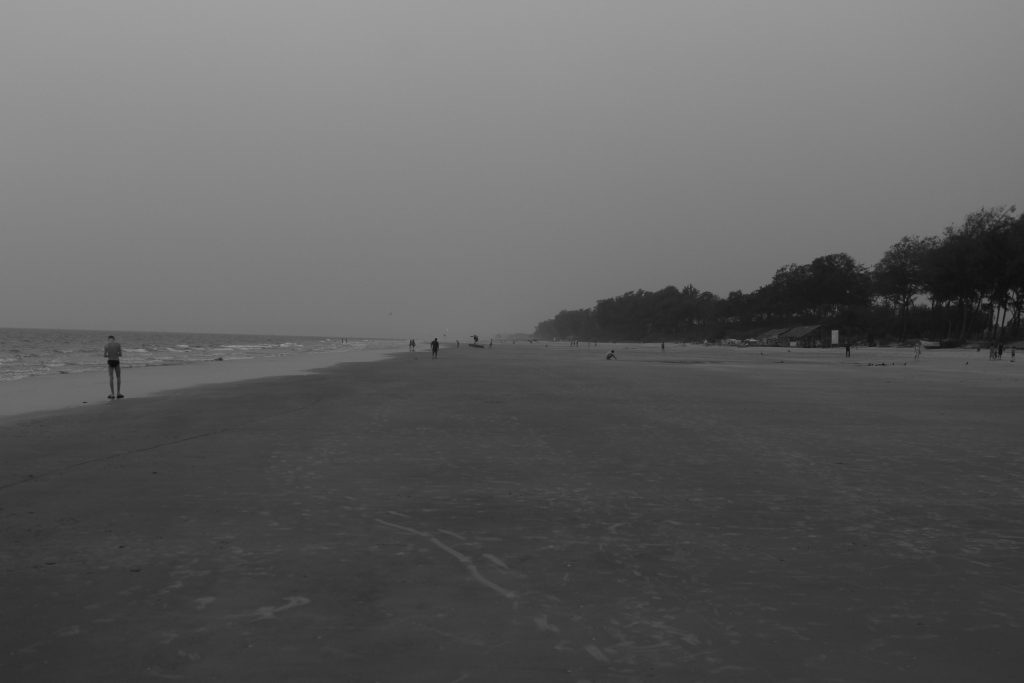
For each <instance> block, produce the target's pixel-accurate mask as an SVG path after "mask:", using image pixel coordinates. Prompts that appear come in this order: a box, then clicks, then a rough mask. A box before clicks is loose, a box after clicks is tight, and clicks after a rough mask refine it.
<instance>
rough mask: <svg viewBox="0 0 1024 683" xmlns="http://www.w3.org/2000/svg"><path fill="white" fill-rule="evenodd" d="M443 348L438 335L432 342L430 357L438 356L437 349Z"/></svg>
mask: <svg viewBox="0 0 1024 683" xmlns="http://www.w3.org/2000/svg"><path fill="white" fill-rule="evenodd" d="M439 348H441V344H440V343H439V342H438V341H437V337H434V341H432V342H430V357H431V358H437V350H438V349H439Z"/></svg>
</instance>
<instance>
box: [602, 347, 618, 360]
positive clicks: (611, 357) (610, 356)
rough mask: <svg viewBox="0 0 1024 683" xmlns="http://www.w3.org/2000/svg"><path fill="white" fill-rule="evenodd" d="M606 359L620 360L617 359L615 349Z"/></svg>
mask: <svg viewBox="0 0 1024 683" xmlns="http://www.w3.org/2000/svg"><path fill="white" fill-rule="evenodd" d="M604 359H605V360H618V359H617V358H615V349H612V350H611V351H609V352H608V355H606V356H605V357H604Z"/></svg>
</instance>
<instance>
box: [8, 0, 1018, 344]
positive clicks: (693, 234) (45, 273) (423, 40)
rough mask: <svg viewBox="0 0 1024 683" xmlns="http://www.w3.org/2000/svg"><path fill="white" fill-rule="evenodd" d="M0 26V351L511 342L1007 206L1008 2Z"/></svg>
mask: <svg viewBox="0 0 1024 683" xmlns="http://www.w3.org/2000/svg"><path fill="white" fill-rule="evenodd" d="M0 1H2V9H3V13H2V14H3V19H2V21H0V97H2V100H0V101H2V108H0V326H6V327H58V328H62V327H69V328H70V327H84V328H90V329H119V330H123V329H129V330H175V331H226V332H276V333H288V334H307V333H308V334H323V335H348V336H356V335H368V336H391V337H398V338H405V337H411V336H414V335H415V336H417V337H425V336H434V335H440V334H444V333H445V332H446V331H447V333H448V335H449V338H450V339H451V338H454V337H456V336H461V337H465V335H468V334H471V333H474V332H475V333H479V334H481V335H484V336H488V335H491V334H494V333H500V332H517V331H524V332H529V331H532V330H533V327H534V325H535V324H536V323H538V322H540V321H541V320H544V319H547V318H550V317H552V316H553V315H555V314H556V313H558V312H559V311H560V310H562V309H575V308H585V307H590V306H592V305H593V304H594V303H595V302H596V301H597V300H598V299H602V298H607V297H612V296H616V295H618V294H622V293H624V292H627V291H630V290H635V289H646V290H657V289H661V288H662V287H665V286H667V285H675V286H677V287H683V286H685V285H687V284H690V283H692V284H693V285H694V286H696V287H697V288H698V289H701V290H710V291H712V292H714V293H716V294H718V295H720V296H726V295H727V294H728V293H729V291H731V290H736V289H742V290H743V291H744V292H747V291H751V290H753V289H756V288H757V287H759V286H761V285H763V284H766V283H767V282H769V281H770V280H771V277H772V275H773V274H774V272H775V271H776V270H777V269H778V268H780V267H782V266H784V265H787V264H789V263H807V262H810V261H811V260H812V259H813V258H815V257H817V256H821V255H824V254H829V253H835V252H847V253H849V254H850V255H851V256H853V257H854V258H855V259H857V260H858V261H860V262H861V263H863V264H864V265H867V266H870V265H873V264H874V263H875V262H876V261H877V260H878V259H879V258H880V257H881V256H882V254H883V253H884V252H885V250H886V249H887V248H888V247H889V246H890V245H892V244H893V243H894V242H896V241H897V240H898V239H899V238H900V237H902V236H904V235H908V234H922V235H923V234H938V233H939V232H941V230H942V229H943V228H944V227H945V226H947V225H949V224H951V223H959V222H960V221H962V219H963V217H964V215H966V214H967V213H969V212H971V211H974V210H976V209H978V208H980V207H982V206H992V205H1002V204H1021V203H1024V41H1022V40H1021V38H1020V35H1021V33H1020V32H1021V28H1022V27H1024V2H1021V1H1020V0H980V1H979V2H964V1H963V0H867V1H865V0H858V1H856V2H854V1H853V0H851V1H849V2H830V1H827V0H806V1H803V2H796V1H793V0H772V1H771V2H767V1H764V2H762V1H760V0H746V1H743V2H728V1H724V0H706V1H703V2H687V1H684V0H664V1H655V0H631V1H627V0H620V1H617V2H600V1H599V0H580V1H573V2H570V1H567V0H547V1H543V2H540V1H528V0H500V1H499V0H465V1H463V2H444V1H441V0H436V1H431V0H419V1H408V2H389V1H387V0H366V1H365V2H345V1H343V0H323V1H319V2H311V1H303V0H287V1H285V0H280V1H278V2H265V1H263V0H198V1H191V0H166V1H162V2H156V1H149V0H123V1H114V0H90V1H88V2H85V1H75V2H71V1H61V2H57V1H49V0H28V1H25V2H21V1H12V0H0Z"/></svg>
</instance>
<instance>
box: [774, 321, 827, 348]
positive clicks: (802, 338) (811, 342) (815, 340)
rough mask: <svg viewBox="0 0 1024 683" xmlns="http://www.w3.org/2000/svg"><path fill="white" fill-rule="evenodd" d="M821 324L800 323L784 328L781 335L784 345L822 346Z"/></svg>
mask: <svg viewBox="0 0 1024 683" xmlns="http://www.w3.org/2000/svg"><path fill="white" fill-rule="evenodd" d="M821 335H822V329H821V325H802V326H800V327H793V328H790V329H788V330H786V332H785V333H783V335H782V337H781V341H782V342H783V345H784V346H803V347H805V348H811V347H815V346H822V345H823V344H822V336H821Z"/></svg>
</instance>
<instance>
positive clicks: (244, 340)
mask: <svg viewBox="0 0 1024 683" xmlns="http://www.w3.org/2000/svg"><path fill="white" fill-rule="evenodd" d="M108 334H113V335H114V336H115V337H116V338H117V341H119V342H120V343H121V349H122V352H123V354H124V355H123V356H122V358H121V365H122V366H123V367H127V368H132V367H147V366H158V365H186V364H191V363H211V362H220V361H223V362H230V361H237V360H251V359H258V358H281V357H284V356H295V355H300V354H309V353H328V352H330V353H338V352H344V351H359V350H364V349H371V350H392V349H396V350H397V349H399V348H401V346H402V344H403V342H401V341H399V340H395V339H365V338H363V339H359V338H354V337H305V336H295V337H293V336H281V335H260V334H219V333H209V332H130V331H123V332H119V331H116V330H114V331H109V332H108V331H102V332H99V331H96V330H46V329H21V328H3V327H0V382H13V381H17V380H20V379H25V378H28V377H37V376H40V375H63V374H74V373H80V372H95V371H97V370H102V369H105V368H106V366H107V363H106V359H104V358H103V346H104V345H105V344H106V343H107V335H108ZM405 343H408V342H405Z"/></svg>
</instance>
